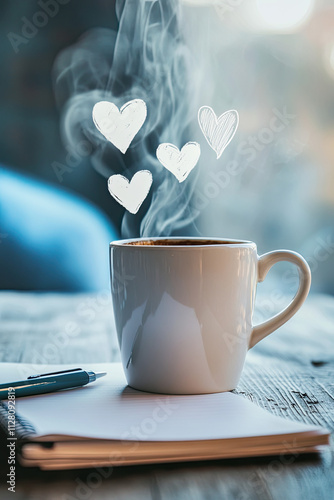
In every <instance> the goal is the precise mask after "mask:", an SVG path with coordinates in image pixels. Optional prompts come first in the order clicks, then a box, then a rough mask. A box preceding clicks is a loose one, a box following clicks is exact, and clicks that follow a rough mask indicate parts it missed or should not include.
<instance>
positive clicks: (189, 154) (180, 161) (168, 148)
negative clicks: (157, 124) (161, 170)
mask: <svg viewBox="0 0 334 500" xmlns="http://www.w3.org/2000/svg"><path fill="white" fill-rule="evenodd" d="M200 155H201V147H200V145H199V144H198V143H197V142H187V144H185V145H184V146H183V148H182V149H181V151H180V150H179V148H177V147H176V146H174V144H169V143H167V142H165V143H163V144H160V146H159V147H158V149H157V158H158V160H159V161H160V163H161V164H162V165H163V166H164V167H165V168H167V170H169V171H170V172H172V174H174V175H175V177H176V178H177V180H178V181H179V182H183V181H184V180H185V179H186V178H187V177H188V175H189V174H190V172H191V171H192V169H193V168H194V167H195V166H196V164H197V162H198V160H199V157H200Z"/></svg>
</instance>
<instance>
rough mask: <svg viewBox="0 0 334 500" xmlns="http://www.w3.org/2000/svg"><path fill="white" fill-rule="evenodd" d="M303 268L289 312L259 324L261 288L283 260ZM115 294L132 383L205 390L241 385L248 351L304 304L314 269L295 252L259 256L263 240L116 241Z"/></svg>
mask: <svg viewBox="0 0 334 500" xmlns="http://www.w3.org/2000/svg"><path fill="white" fill-rule="evenodd" d="M282 260H285V261H289V262H292V263H294V264H296V265H297V267H298V269H299V277H300V281H299V289H298V291H297V293H296V295H295V297H294V299H293V300H292V302H291V303H290V304H289V306H288V307H286V308H285V309H284V310H283V311H282V312H281V313H279V314H277V315H276V316H274V317H273V318H271V319H270V320H268V321H266V322H264V323H262V324H260V325H257V326H256V327H253V325H252V316H253V310H254V301H255V293H256V286H257V283H258V282H259V281H263V279H264V278H265V276H266V274H267V272H268V270H269V269H270V268H271V267H272V265H273V264H275V263H276V262H279V261H282ZM110 264H111V291H112V298H113V307H114V316H115V323H116V330H117V336H118V342H119V346H120V351H121V358H122V364H123V368H124V371H125V376H126V379H127V382H128V384H129V385H130V386H132V387H134V388H135V389H139V390H143V391H149V392H157V393H168V394H202V393H213V392H222V391H229V390H232V389H234V388H235V387H236V385H237V383H238V381H239V378H240V375H241V371H242V368H243V365H244V361H245V357H246V354H247V351H248V349H250V348H251V347H253V346H254V345H255V344H256V343H257V342H259V341H260V340H261V339H262V338H264V337H265V336H267V335H268V334H269V333H271V332H273V331H274V330H276V329H277V328H278V327H280V326H281V325H282V324H283V323H285V322H286V321H287V320H288V319H289V318H291V316H292V315H293V314H295V312H296V311H297V310H298V309H299V307H300V306H301V305H302V303H303V302H304V300H305V298H306V297H307V294H308V292H309V288H310V283H311V273H310V269H309V266H308V265H307V263H306V261H305V260H304V259H303V258H302V257H301V256H300V255H298V254H296V253H295V252H290V251H287V250H278V251H275V252H269V253H267V254H264V255H262V256H261V257H259V256H258V255H257V249H256V244H255V243H253V242H250V241H235V240H223V239H212V240H209V239H203V238H150V239H134V240H119V241H115V242H112V243H111V244H110Z"/></svg>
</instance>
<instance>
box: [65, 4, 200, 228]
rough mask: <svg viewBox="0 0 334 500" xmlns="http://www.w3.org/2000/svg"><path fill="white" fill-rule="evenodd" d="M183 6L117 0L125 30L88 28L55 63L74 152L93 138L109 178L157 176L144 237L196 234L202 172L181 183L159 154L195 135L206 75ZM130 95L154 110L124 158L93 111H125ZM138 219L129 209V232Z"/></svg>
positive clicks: (145, 209) (145, 210) (145, 208)
mask: <svg viewBox="0 0 334 500" xmlns="http://www.w3.org/2000/svg"><path fill="white" fill-rule="evenodd" d="M180 9H181V7H180V2H179V1H178V0H168V1H165V0H139V1H138V0H117V1H116V16H117V18H118V21H119V28H118V30H117V31H115V30H110V29H104V28H98V29H93V30H91V31H89V32H87V33H86V34H85V35H84V36H83V37H82V38H80V39H79V41H78V42H77V44H76V45H74V46H72V47H70V48H68V49H66V50H65V51H64V52H62V53H61V54H60V56H58V58H57V60H56V63H55V90H56V97H57V100H58V103H59V105H60V106H61V107H62V108H63V112H62V134H63V137H64V140H65V142H66V143H67V144H68V145H69V146H70V147H72V148H74V149H75V147H76V146H77V144H78V143H80V141H83V140H85V141H87V140H88V141H90V142H91V143H92V144H93V146H94V152H93V155H92V162H93V165H94V167H95V168H96V169H97V170H98V171H99V172H100V173H101V174H102V175H104V176H105V177H106V178H108V177H109V176H110V175H112V174H115V173H117V174H122V175H124V176H125V177H127V178H128V179H130V178H131V177H132V176H133V175H134V173H135V172H137V171H138V170H142V169H145V170H150V171H151V172H152V174H153V178H154V183H153V186H152V189H151V196H149V197H148V198H147V200H145V203H144V204H143V205H142V207H141V210H140V212H139V213H138V216H139V217H140V219H141V220H140V221H137V223H138V226H140V236H170V235H173V234H174V235H179V234H184V235H186V234H193V235H196V234H197V231H196V229H195V224H194V220H195V218H196V216H197V215H198V211H196V210H195V209H193V208H191V203H190V199H191V196H192V193H193V191H194V188H195V177H196V172H195V171H194V172H192V173H191V176H189V178H188V179H187V182H185V183H181V184H180V183H179V182H178V181H177V180H176V179H175V177H174V176H173V175H172V174H169V172H166V170H165V169H164V168H163V167H162V166H161V165H160V163H159V162H158V160H157V158H156V156H155V152H156V148H157V146H158V145H159V144H160V143H164V142H166V143H173V144H175V145H176V146H178V147H179V148H181V147H182V146H183V145H184V144H185V143H186V142H188V141H189V140H193V139H194V132H192V130H191V128H192V127H194V128H195V127H196V125H197V123H196V121H197V120H196V116H197V109H198V103H197V82H199V78H198V77H197V74H196V72H197V69H196V65H195V63H194V62H193V61H192V57H191V54H190V52H189V50H188V48H187V47H186V45H185V42H184V40H183V38H182V36H181V33H180V26H181V25H183V22H186V20H184V21H182V19H181V16H182V11H181V10H180ZM131 99H143V100H144V101H145V102H146V103H147V108H148V114H147V119H146V121H145V123H144V125H143V127H142V129H141V130H140V132H139V133H138V134H137V136H136V137H135V139H134V141H133V142H132V144H131V146H130V148H129V150H128V151H127V153H126V154H125V155H122V153H121V152H119V151H118V150H117V149H116V148H115V147H114V146H112V145H111V144H109V143H108V142H107V140H106V139H105V138H104V137H102V136H101V134H100V133H99V132H98V131H97V130H96V128H95V126H94V123H93V120H92V108H93V106H94V104H95V103H96V102H98V101H101V100H108V101H111V102H113V103H115V104H116V105H117V106H118V107H119V108H120V107H121V106H122V105H123V104H124V103H125V102H127V101H130V100H131ZM196 170H197V173H198V169H196ZM106 189H107V187H106ZM110 203H113V201H112V200H110ZM143 214H144V215H143ZM138 216H133V215H130V214H129V213H128V212H125V215H124V217H123V221H122V235H123V236H124V237H133V236H138V229H137V230H136V229H135V228H134V227H133V226H134V225H135V224H134V221H135V220H136V219H135V217H138Z"/></svg>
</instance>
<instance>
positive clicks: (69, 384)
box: [0, 371, 89, 400]
mask: <svg viewBox="0 0 334 500" xmlns="http://www.w3.org/2000/svg"><path fill="white" fill-rule="evenodd" d="M88 382H89V375H88V373H86V372H85V371H80V372H77V373H76V372H72V373H63V374H60V375H56V376H52V375H51V376H48V377H39V378H32V379H27V380H22V381H20V382H12V383H11V385H9V384H0V400H2V399H8V394H11V395H12V394H15V397H22V396H34V395H36V394H45V393H47V392H54V391H60V390H62V389H70V388H71V389H72V388H74V387H80V386H83V385H86V384H88ZM9 389H14V391H12V390H9Z"/></svg>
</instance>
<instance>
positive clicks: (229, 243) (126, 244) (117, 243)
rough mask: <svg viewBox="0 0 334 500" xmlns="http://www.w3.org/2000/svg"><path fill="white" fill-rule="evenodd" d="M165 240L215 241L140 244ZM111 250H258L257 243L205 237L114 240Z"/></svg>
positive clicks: (111, 243)
mask: <svg viewBox="0 0 334 500" xmlns="http://www.w3.org/2000/svg"><path fill="white" fill-rule="evenodd" d="M164 240H168V241H171V240H175V241H182V240H190V241H198V242H201V241H203V242H205V241H208V240H209V241H213V242H214V243H203V244H202V245H201V244H200V243H199V244H197V245H193V246H192V245H186V244H185V245H180V244H178V245H171V244H169V245H163V244H160V245H144V244H142V245H141V244H140V242H144V241H159V242H161V241H164ZM130 243H137V244H136V245H131V244H130ZM222 243H224V245H223V246H222ZM109 246H110V248H111V247H118V248H120V247H122V248H132V249H133V248H138V249H139V248H140V249H142V248H147V249H148V248H149V249H152V250H157V249H162V248H174V249H176V248H180V249H185V248H188V249H189V247H190V248H193V249H195V248H201V249H203V248H226V247H228V248H240V247H253V248H255V249H256V243H254V242H253V241H250V240H239V239H238V240H237V239H234V238H215V237H212V238H210V237H204V236H154V237H149V236H148V237H143V238H128V239H122V240H114V241H112V242H110V245H109Z"/></svg>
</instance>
